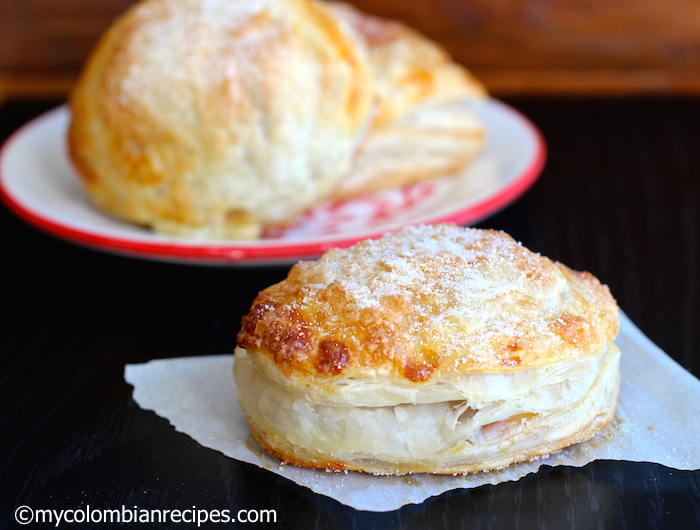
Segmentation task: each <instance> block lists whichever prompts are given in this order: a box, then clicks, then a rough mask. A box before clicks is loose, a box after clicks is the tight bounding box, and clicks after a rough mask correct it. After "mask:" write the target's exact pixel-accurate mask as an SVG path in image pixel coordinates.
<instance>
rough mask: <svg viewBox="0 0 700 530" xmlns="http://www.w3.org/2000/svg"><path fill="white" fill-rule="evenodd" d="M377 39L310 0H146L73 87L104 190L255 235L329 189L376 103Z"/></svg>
mask: <svg viewBox="0 0 700 530" xmlns="http://www.w3.org/2000/svg"><path fill="white" fill-rule="evenodd" d="M372 97H373V96H372V89H371V85H370V83H369V66H368V59H367V54H366V49H365V46H364V44H363V43H361V42H360V41H358V39H357V38H356V37H355V33H354V32H353V31H352V30H351V29H349V27H348V26H347V24H344V23H339V22H338V21H337V20H336V17H335V16H334V15H333V13H332V12H331V11H330V10H329V8H327V6H325V5H324V4H323V3H320V2H315V1H310V0H253V1H250V0H178V1H175V0H145V1H142V2H140V3H138V4H136V5H135V6H134V7H133V8H132V9H130V10H129V11H128V12H127V13H126V14H125V15H124V16H123V17H122V18H121V19H119V20H118V21H117V22H116V23H115V24H114V25H113V26H112V27H111V28H110V29H109V31H108V32H107V33H106V34H105V35H104V36H103V38H102V39H101V41H100V43H99V45H98V46H97V48H96V49H95V50H94V52H93V54H92V55H91V57H90V59H89V61H88V63H87V65H86V67H85V69H84V72H83V74H82V75H81V77H80V79H79V81H78V84H77V86H76V88H75V90H74V92H73V94H72V97H71V101H70V103H71V110H72V122H71V127H70V131H69V136H68V138H69V149H70V154H71V157H72V160H73V162H74V165H75V166H76V168H77V170H78V173H79V174H80V175H81V177H82V179H83V181H84V184H85V186H86V189H87V190H88V193H89V195H90V196H91V198H92V199H93V201H94V202H95V203H96V204H97V205H98V206H100V207H101V208H103V209H104V210H106V211H107V212H110V213H112V214H113V215H115V216H117V217H120V218H122V219H125V220H128V221H131V222H134V223H139V224H143V225H148V226H151V227H153V228H154V229H156V230H157V231H159V232H163V233H166V234H171V235H176V236H183V237H190V238H195V239H197V238H203V239H216V238H251V237H257V236H258V235H259V233H260V231H261V229H262V227H263V226H265V225H267V224H274V223H276V222H280V221H283V220H287V219H289V218H290V217H293V216H294V215H296V214H298V213H300V212H301V211H303V210H304V209H305V208H308V207H309V206H310V205H312V204H315V203H316V202H318V201H319V200H320V199H321V198H322V197H323V196H324V195H325V194H326V193H327V192H328V191H329V189H330V188H331V187H332V186H333V184H335V182H336V181H337V180H338V179H339V178H340V177H341V176H342V175H344V174H346V173H347V172H348V170H349V168H350V164H351V162H352V156H353V153H354V151H355V148H356V147H357V144H358V143H359V141H360V139H361V137H362V136H363V133H364V130H365V128H366V126H367V123H368V120H369V119H370V117H371V105H372Z"/></svg>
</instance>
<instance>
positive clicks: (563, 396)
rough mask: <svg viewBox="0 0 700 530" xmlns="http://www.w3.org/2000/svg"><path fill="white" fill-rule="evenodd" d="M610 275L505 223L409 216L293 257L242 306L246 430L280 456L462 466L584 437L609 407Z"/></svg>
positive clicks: (441, 468)
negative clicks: (531, 241) (525, 239)
mask: <svg viewBox="0 0 700 530" xmlns="http://www.w3.org/2000/svg"><path fill="white" fill-rule="evenodd" d="M618 327H619V319H618V309H617V305H616V303H615V300H614V299H613V297H612V296H611V294H610V292H609V290H608V288H607V287H606V286H604V285H602V284H601V283H600V282H599V281H598V280H597V279H596V278H594V277H593V276H592V275H590V274H588V273H585V272H575V271H572V270H571V269H569V268H567V267H566V266H564V265H562V264H560V263H556V262H553V261H551V260H549V259H548V258H545V257H543V256H541V255H539V254H536V253H533V252H530V251H529V250H527V249H526V248H525V247H523V246H522V245H520V244H519V243H517V242H515V241H514V240H513V239H512V238H510V237H509V236H508V235H506V234H504V233H502V232H496V231H490V230H477V229H463V228H460V227H456V226H453V225H447V224H442V225H434V226H420V227H410V228H406V229H404V230H402V231H400V232H397V233H394V234H389V235H386V236H384V237H383V238H381V239H379V240H376V241H365V242H362V243H359V244H357V245H356V246H354V247H352V248H350V249H336V250H331V251H329V252H327V253H326V254H325V255H324V256H323V257H322V258H321V259H320V260H318V261H316V262H301V263H299V264H297V265H295V266H294V267H293V268H292V270H291V271H290V273H289V276H288V278H287V279H286V280H284V281H282V282H280V283H279V284H277V285H273V286H271V287H269V288H268V289H266V290H264V291H263V292H261V293H260V295H259V296H258V297H257V298H256V300H255V301H254V303H253V306H252V308H251V311H250V313H249V314H248V315H247V316H246V317H245V318H244V319H243V323H242V329H241V331H240V333H239V335H238V348H237V350H236V355H235V362H234V375H235V378H236V385H237V393H238V399H239V402H240V405H241V407H242V409H243V412H244V414H245V416H246V419H247V422H248V425H249V427H250V429H251V432H252V433H253V436H254V437H255V438H256V439H257V440H258V441H259V442H260V443H261V444H262V445H263V447H265V449H266V450H268V451H269V452H271V453H273V454H276V455H278V456H279V457H280V458H282V459H283V460H284V461H286V462H290V463H293V464H298V465H303V466H309V467H327V468H330V469H356V470H362V471H367V472H372V473H411V472H431V473H464V472H472V471H480V470H489V469H496V468H501V467H504V466H507V465H509V464H511V463H513V462H518V461H522V460H529V459H534V458H538V457H539V456H541V455H545V454H549V453H551V452H552V451H555V450H558V449H561V448H563V447H566V446H568V445H571V444H573V443H577V442H580V441H583V440H586V439H588V438H590V437H591V436H593V435H594V434H595V433H597V432H598V431H599V430H600V429H602V428H603V427H604V426H605V425H606V424H607V423H608V422H609V421H610V420H611V419H612V417H613V415H614V411H615V403H616V399H617V392H618V385H619V369H618V366H619V355H620V352H619V350H618V349H617V347H616V346H615V344H614V342H613V339H614V337H615V335H616V334H617V331H618Z"/></svg>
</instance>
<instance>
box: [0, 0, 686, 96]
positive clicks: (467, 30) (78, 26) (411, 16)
mask: <svg viewBox="0 0 700 530" xmlns="http://www.w3.org/2000/svg"><path fill="white" fill-rule="evenodd" d="M132 3H133V0H0V98H6V97H63V96H64V95H65V94H66V93H67V91H68V90H69V89H70V86H71V84H72V82H73V80H74V79H75V75H76V73H77V71H78V70H79V68H80V65H81V64H82V63H83V61H84V59H85V57H86V55H87V54H88V53H89V51H90V49H91V48H92V46H93V45H94V43H95V41H96V40H97V38H98V37H99V35H100V34H101V33H102V32H103V31H104V29H105V28H106V27H107V26H108V25H109V24H110V22H111V21H112V20H113V19H114V18H115V17H116V16H118V15H119V14H120V13H122V12H123V11H124V10H125V9H127V7H128V6H129V5H131V4H132ZM352 3H354V4H356V5H357V6H358V7H360V8H362V9H364V10H365V11H368V12H370V13H374V14H377V15H383V16H388V17H393V18H398V19H401V20H404V21H405V22H407V23H409V24H411V25H412V26H414V27H416V28H417V29H419V30H420V31H422V32H423V33H425V34H427V35H429V36H430V37H432V38H434V39H436V40H437V41H439V42H441V43H442V44H443V45H445V47H446V48H447V49H448V50H449V51H450V52H451V53H452V54H453V56H454V57H455V58H456V59H457V60H458V61H459V62H461V63H462V64H464V65H466V66H468V67H470V68H471V69H472V70H473V71H474V73H475V74H476V75H478V76H479V77H480V78H481V79H482V80H483V81H485V82H486V84H487V86H488V87H489V88H490V90H491V91H492V93H494V94H496V95H545V96H546V95H552V94H565V95H568V94H575V95H591V94H600V95H609V94H637V93H662V94H667V93H683V94H700V1H699V0H352Z"/></svg>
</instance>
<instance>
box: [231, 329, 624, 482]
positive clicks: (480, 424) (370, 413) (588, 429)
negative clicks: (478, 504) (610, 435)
mask: <svg viewBox="0 0 700 530" xmlns="http://www.w3.org/2000/svg"><path fill="white" fill-rule="evenodd" d="M619 356H620V352H619V350H618V348H617V347H616V346H615V344H614V343H612V342H611V343H609V344H607V345H606V346H605V348H604V350H603V351H602V352H600V353H599V354H597V355H595V356H593V357H592V359H593V362H592V364H591V365H589V366H588V368H589V369H588V370H582V369H580V366H576V365H575V364H576V363H573V364H574V366H562V367H558V370H556V371H557V372H558V373H559V374H560V377H555V378H552V377H551V372H549V373H548V372H547V371H546V370H543V369H541V368H538V369H534V370H533V373H532V374H530V383H531V384H530V387H529V389H528V387H526V386H522V385H520V384H518V382H517V379H518V376H519V375H520V374H518V373H513V374H508V375H507V376H505V380H504V378H503V376H502V374H490V373H482V374H479V375H478V376H476V377H477V378H478V379H480V381H479V380H477V379H472V383H474V385H473V387H474V388H475V389H477V393H476V394H475V395H470V394H469V389H470V388H471V387H472V385H466V386H465V388H464V389H463V391H464V393H463V395H462V396H461V397H462V399H460V400H449V401H438V402H424V403H417V404H414V403H415V402H404V403H400V404H396V403H395V401H394V400H393V399H391V400H390V401H389V404H386V405H377V406H361V405H351V404H329V403H328V402H317V401H314V400H312V399H309V398H308V394H305V393H304V392H303V390H300V389H289V388H286V387H283V386H280V385H279V384H278V383H279V381H274V382H273V381H270V380H269V379H268V378H267V377H266V376H265V375H264V373H263V372H262V371H261V370H259V369H258V367H257V366H256V364H255V363H254V362H253V361H252V360H251V357H250V356H249V355H248V354H247V352H246V351H245V350H241V349H239V350H237V352H236V356H235V363H234V374H235V378H236V384H237V394H238V399H239V402H240V405H241V407H242V409H243V411H244V413H245V416H246V421H247V423H248V426H249V427H250V429H251V432H252V434H253V436H254V437H255V438H256V440H257V441H258V442H259V443H260V444H261V445H262V446H263V447H264V448H265V449H266V450H267V451H269V452H271V453H272V454H275V455H277V456H278V457H280V458H281V459H282V460H284V461H286V462H288V463H292V464H296V465H303V466H306V467H326V468H330V469H352V470H362V471H367V472H371V473H380V474H401V473H415V472H430V473H467V472H473V471H483V470H492V469H498V468H502V467H505V466H507V465H509V464H511V463H513V462H518V461H524V460H531V459H535V458H537V457H539V456H542V455H546V454H549V453H551V452H553V451H556V450H558V449H561V448H563V447H567V446H569V445H571V444H574V443H579V442H581V441H584V440H587V439H589V438H590V437H592V436H593V435H594V434H595V433H597V432H598V431H600V429H602V428H603V427H604V426H605V425H606V424H607V423H608V422H609V421H610V420H611V419H612V417H613V416H614V411H615V403H616V399H617V393H618V388H619V370H618V366H619ZM563 364H571V363H567V361H563ZM490 379H495V380H496V381H495V382H492V381H489V380H490ZM360 386H361V385H360ZM509 387H510V391H509V390H508V389H509ZM488 388H499V389H500V390H501V392H502V394H501V395H498V392H496V395H494V397H498V398H500V399H494V400H493V401H490V402H489V401H484V395H483V394H482V393H480V392H479V391H478V389H481V390H483V389H488Z"/></svg>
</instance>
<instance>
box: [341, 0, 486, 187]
mask: <svg viewBox="0 0 700 530" xmlns="http://www.w3.org/2000/svg"><path fill="white" fill-rule="evenodd" d="M330 5H331V7H332V9H333V11H334V13H335V14H336V15H337V16H338V17H339V19H340V20H343V21H346V22H347V23H349V24H350V26H351V27H352V28H353V29H354V30H355V31H356V32H357V34H358V35H359V37H360V38H361V39H362V40H363V42H364V43H365V44H366V46H367V49H368V52H369V63H370V75H371V79H372V85H373V92H374V102H375V111H374V116H373V121H372V126H371V127H370V129H369V130H368V131H367V136H366V137H365V138H364V139H363V141H362V143H361V144H360V147H359V148H358V150H357V153H356V154H355V160H354V163H353V165H352V168H351V170H350V172H349V174H348V175H346V176H345V177H343V178H342V179H341V180H340V181H339V182H338V185H337V186H336V187H335V189H334V190H333V193H332V198H335V199H342V198H346V197H350V196H354V195H361V194H366V193H373V192H376V191H380V190H383V189H387V188H390V187H394V186H400V185H404V184H409V183H413V182H419V181H423V180H427V179H431V178H435V177H438V176H443V175H447V174H450V173H453V172H455V171H457V170H459V169H461V168H463V167H464V166H465V165H466V164H467V163H468V162H469V161H471V160H472V159H473V158H474V156H475V155H476V154H478V153H479V152H480V151H481V150H482V148H483V145H484V141H485V131H484V127H483V125H482V124H481V123H480V122H479V120H477V118H476V115H475V113H474V109H473V108H472V106H471V105H470V103H474V102H475V101H478V100H480V99H482V98H484V97H485V96H486V89H485V88H484V86H483V85H482V84H481V83H480V82H479V81H477V80H476V79H475V78H474V76H472V75H471V74H470V73H469V71H468V70H467V69H466V68H464V67H462V66H460V65H458V64H457V63H455V62H454V61H453V60H452V58H451V57H450V56H449V54H448V53H447V52H446V51H445V50H444V49H443V48H442V47H441V46H439V45H438V44H437V43H435V42H433V41H432V40H430V39H428V38H426V37H424V36H423V35H421V34H419V33H418V32H416V31H415V30H413V29H411V28H409V27H408V26H406V25H405V24H402V23H400V22H398V21H393V20H387V19H384V18H380V17H375V16H371V15H367V14H366V13H362V12H361V11H358V10H357V9H355V8H354V7H352V6H349V5H347V4H343V3H337V2H333V3H330Z"/></svg>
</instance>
